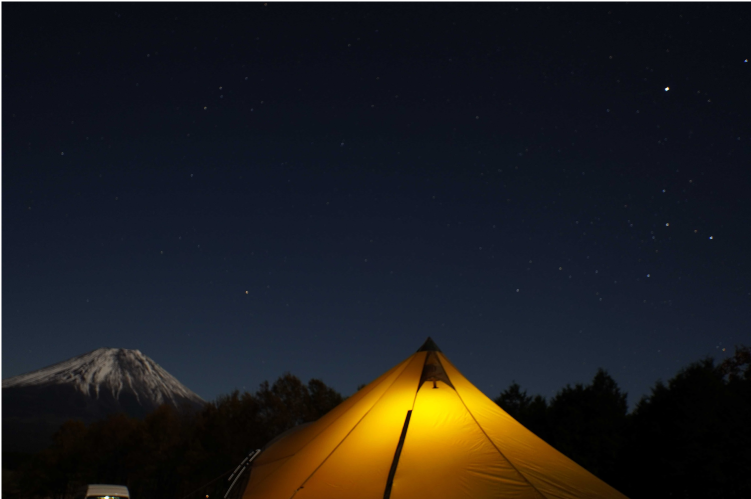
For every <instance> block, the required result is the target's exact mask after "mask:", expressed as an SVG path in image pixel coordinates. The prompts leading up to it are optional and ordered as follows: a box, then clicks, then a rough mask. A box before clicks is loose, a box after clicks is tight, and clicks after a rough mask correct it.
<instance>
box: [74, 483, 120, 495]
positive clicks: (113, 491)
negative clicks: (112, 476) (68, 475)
mask: <svg viewBox="0 0 751 499" xmlns="http://www.w3.org/2000/svg"><path fill="white" fill-rule="evenodd" d="M89 498H91V499H130V492H128V487H126V486H125V485H107V484H103V483H92V484H89V485H87V486H85V487H83V488H82V489H81V491H80V492H79V493H78V494H76V499H89Z"/></svg>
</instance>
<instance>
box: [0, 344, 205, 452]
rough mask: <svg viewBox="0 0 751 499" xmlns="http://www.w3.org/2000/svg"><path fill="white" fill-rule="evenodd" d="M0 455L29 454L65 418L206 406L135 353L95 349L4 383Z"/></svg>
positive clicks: (46, 441)
mask: <svg viewBox="0 0 751 499" xmlns="http://www.w3.org/2000/svg"><path fill="white" fill-rule="evenodd" d="M2 386H3V451H9V450H15V451H21V452H23V451H26V452H33V451H36V450H39V449H41V448H43V447H45V446H46V445H48V444H49V443H50V437H51V436H52V434H53V433H54V431H55V430H56V429H57V428H58V427H59V426H60V424H62V423H63V422H64V421H66V420H68V419H81V420H83V421H84V422H87V423H89V422H92V421H96V420H98V419H103V418H105V417H106V416H108V415H109V414H114V413H117V412H125V413H126V414H128V415H130V416H133V417H143V416H145V415H146V414H148V413H149V412H151V411H153V410H154V409H156V408H157V407H159V406H160V405H162V404H165V403H167V404H171V405H173V406H175V407H177V408H180V409H196V408H199V407H201V406H202V405H203V404H204V403H205V402H204V400H203V399H202V398H201V397H199V396H198V395H197V394H195V393H194V392H192V391H191V390H189V389H188V388H187V387H185V386H184V385H183V384H182V383H180V382H179V381H178V380H177V379H176V378H175V377H173V376H172V375H171V374H169V373H168V372H167V371H165V370H164V369H163V368H162V367H161V366H159V365H158V364H157V363H156V362H154V361H153V360H151V359H150V358H148V357H147V356H145V355H143V354H142V353H141V352H140V351H138V350H126V349H121V348H100V349H98V350H94V351H93V352H89V353H86V354H83V355H79V356H77V357H73V358H72V359H68V360H65V361H63V362H59V363H57V364H54V365H52V366H49V367H45V368H43V369H39V370H37V371H33V372H30V373H26V374H21V375H19V376H14V377H12V378H9V379H6V380H3V385H2Z"/></svg>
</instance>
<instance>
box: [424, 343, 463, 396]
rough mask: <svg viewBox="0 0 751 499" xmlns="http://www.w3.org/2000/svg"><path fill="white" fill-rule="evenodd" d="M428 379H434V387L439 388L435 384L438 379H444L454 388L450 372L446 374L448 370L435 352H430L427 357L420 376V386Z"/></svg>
mask: <svg viewBox="0 0 751 499" xmlns="http://www.w3.org/2000/svg"><path fill="white" fill-rule="evenodd" d="M426 381H432V382H433V388H438V387H437V386H436V384H435V382H436V381H443V382H444V383H446V384H447V385H449V386H450V387H451V388H454V385H452V384H451V380H450V379H449V376H448V374H446V371H445V370H444V369H443V365H441V361H440V360H438V356H437V355H436V353H435V352H428V356H427V357H426V358H425V364H424V365H423V368H422V375H421V376H420V385H419V386H422V384H423V383H425V382H426ZM454 389H455V388H454Z"/></svg>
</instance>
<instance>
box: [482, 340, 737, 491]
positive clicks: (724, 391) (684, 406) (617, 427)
mask: <svg viewBox="0 0 751 499" xmlns="http://www.w3.org/2000/svg"><path fill="white" fill-rule="evenodd" d="M495 401H496V403H498V404H499V405H500V406H501V407H502V408H503V409H504V410H505V411H506V412H508V413H509V414H510V415H511V416H512V417H514V418H515V419H516V420H517V421H519V422H520V423H521V424H523V425H524V426H526V427H527V428H528V429H530V430H531V431H533V432H534V433H535V434H537V435H538V436H539V437H541V438H543V439H544V440H545V441H546V442H548V443H549V444H550V445H552V446H553V447H555V448H556V449H558V450H559V451H561V452H562V453H564V454H565V455H567V456H568V457H570V458H571V459H573V460H574V461H576V462H577V463H579V464H580V465H582V466H583V467H584V468H586V469H587V470H589V471H590V472H592V473H593V474H595V475H596V476H598V477H600V478H602V479H603V480H604V481H605V482H607V483H609V484H610V485H612V486H613V487H615V488H616V489H618V490H619V491H621V492H623V493H624V494H626V495H627V496H628V497H630V498H631V499H639V498H665V497H676V498H677V497H680V498H702V499H715V498H717V499H720V498H724V499H735V498H738V499H740V498H746V499H748V498H751V348H749V347H745V346H741V347H736V351H735V355H734V356H733V357H730V358H727V359H725V360H724V361H723V362H722V363H720V364H719V365H715V362H714V361H713V360H712V359H705V360H702V361H700V362H695V363H693V364H691V365H689V366H688V367H686V368H684V369H682V370H681V371H680V372H679V373H678V374H677V375H676V376H675V377H674V378H673V379H671V380H670V381H669V382H668V383H667V384H663V383H662V382H658V383H657V384H656V385H655V387H654V388H653V389H652V391H651V394H650V395H649V396H645V397H643V398H642V399H641V400H640V401H639V403H638V404H637V405H636V407H635V409H634V410H633V411H632V412H631V413H627V404H626V394H625V393H622V392H621V390H620V389H619V388H618V385H617V384H616V382H615V381H614V380H613V378H611V377H610V376H609V375H608V374H607V373H606V372H605V371H603V370H599V371H598V372H597V374H596V375H595V377H594V379H593V380H592V382H591V383H590V384H589V385H586V386H584V385H580V384H578V385H576V386H573V387H572V386H566V387H565V388H563V389H562V390H561V391H559V392H558V393H557V394H556V395H555V396H554V397H553V398H552V399H551V400H549V401H547V400H545V399H544V398H543V397H541V396H539V395H538V396H534V397H532V396H530V395H527V393H526V391H524V390H522V389H521V387H519V385H518V384H516V383H513V384H512V385H511V386H510V387H509V388H507V389H506V390H505V391H503V392H502V393H501V394H500V396H499V397H498V398H496V400H495Z"/></svg>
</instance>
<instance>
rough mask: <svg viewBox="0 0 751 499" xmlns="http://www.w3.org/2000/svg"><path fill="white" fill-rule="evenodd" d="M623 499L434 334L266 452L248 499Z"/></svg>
mask: <svg viewBox="0 0 751 499" xmlns="http://www.w3.org/2000/svg"><path fill="white" fill-rule="evenodd" d="M491 497H492V498H506V497H509V498H520V499H521V498H537V499H539V498H541V497H542V498H620V499H625V497H626V496H624V495H623V494H621V493H620V492H618V491H617V490H615V489H613V488H612V487H610V486H609V485H608V484H606V483H605V482H603V481H602V480H600V479H599V478H597V477H595V476H594V475H592V474H591V473H589V472H588V471H586V470H585V469H584V468H582V467H581V466H579V465H578V464H576V463H575V462H573V461H572V460H570V459H569V458H567V457H566V456H564V455H563V454H561V453H560V452H558V451H557V450H555V449H554V448H552V447H551V446H549V445H548V444H546V443H545V442H544V441H543V440H541V439H540V438H538V437H537V436H536V435H534V434H533V433H532V432H530V431H529V430H527V429H526V428H524V427H523V426H522V425H521V424H519V423H518V422H517V421H516V420H514V419H513V418H512V417H511V416H509V415H508V414H506V412H504V411H503V410H502V409H501V408H500V407H498V405H497V404H496V403H495V402H493V401H492V400H490V399H489V398H488V397H486V396H485V395H484V394H483V393H482V392H481V391H480V390H478V389H477V388H475V386H474V385H472V383H470V382H469V381H468V380H467V379H466V378H465V377H464V376H462V374H461V373H460V372H459V371H458V370H457V369H456V368H455V367H454V365H453V364H451V362H449V361H448V359H446V357H445V356H444V355H443V354H442V353H441V351H440V349H439V348H438V347H437V346H436V344H435V343H434V342H433V340H431V339H430V338H428V340H427V341H426V342H425V344H424V345H423V346H422V347H421V348H420V349H419V350H418V351H417V352H416V353H415V354H414V355H412V356H410V357H409V358H407V359H406V360H405V361H403V362H401V363H400V364H399V365H397V366H396V367H394V368H392V369H391V370H389V371H388V372H386V373H385V374H383V375H382V376H381V377H379V378H378V379H376V380H375V381H373V382H372V383H370V384H369V385H368V386H366V387H365V388H363V389H361V390H360V391H358V392H357V393H356V394H355V395H353V396H352V397H350V398H348V399H347V400H345V401H344V402H343V403H342V404H340V405H339V406H338V407H336V408H335V409H333V410H332V411H331V412H329V413H328V414H326V415H325V416H323V417H322V418H321V419H319V420H318V421H316V422H314V423H311V424H308V425H301V426H299V427H296V428H293V429H292V430H290V431H289V432H287V433H285V434H283V435H281V436H280V437H278V438H277V439H275V440H274V441H272V442H271V443H270V445H268V446H267V448H266V449H265V450H264V451H263V452H262V453H261V454H260V455H259V457H258V459H256V460H255V461H254V463H253V466H252V468H251V474H250V477H249V480H248V485H247V487H246V489H245V492H244V494H243V499H292V498H294V499H313V498H315V499H338V498H341V499H389V498H391V499H416V498H430V499H439V498H452V499H453V498H468V499H469V498H472V499H483V498H491Z"/></svg>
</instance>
